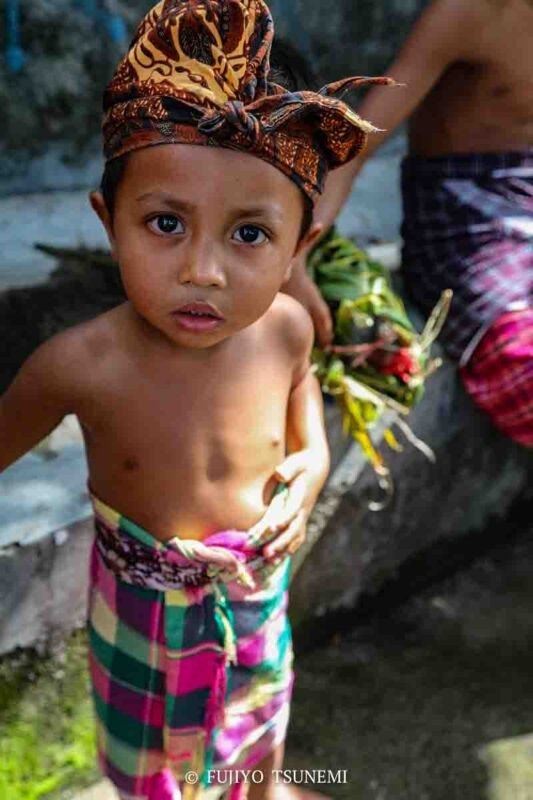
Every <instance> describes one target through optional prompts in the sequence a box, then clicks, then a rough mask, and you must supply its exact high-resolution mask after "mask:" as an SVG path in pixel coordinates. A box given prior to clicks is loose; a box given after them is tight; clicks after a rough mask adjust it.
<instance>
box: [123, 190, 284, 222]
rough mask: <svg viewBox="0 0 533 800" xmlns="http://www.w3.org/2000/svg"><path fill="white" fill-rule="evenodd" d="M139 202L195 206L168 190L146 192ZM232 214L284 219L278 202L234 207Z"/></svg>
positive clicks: (181, 207)
mask: <svg viewBox="0 0 533 800" xmlns="http://www.w3.org/2000/svg"><path fill="white" fill-rule="evenodd" d="M136 199H137V202H138V203H142V202H143V201H144V200H159V201H161V202H164V203H167V205H169V206H170V207H171V208H176V209H178V210H179V211H188V212H192V211H194V209H195V206H194V205H192V203H188V202H187V201H186V200H180V199H179V198H178V197H175V196H174V195H172V194H168V192H157V191H154V192H145V193H144V194H141V195H139V197H137V198H136ZM231 216H232V217H234V218H235V219H237V218H238V217H246V216H250V217H268V218H269V219H272V220H273V221H276V222H280V221H281V220H282V219H283V212H282V210H281V208H280V207H279V206H278V205H277V204H276V203H272V204H271V203H265V204H264V205H254V206H242V207H240V208H235V209H232V212H231Z"/></svg>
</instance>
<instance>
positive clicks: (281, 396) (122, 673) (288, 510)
mask: <svg viewBox="0 0 533 800" xmlns="http://www.w3.org/2000/svg"><path fill="white" fill-rule="evenodd" d="M272 35H273V29H272V20H271V17H270V14H269V12H268V9H267V7H266V6H265V4H264V3H263V2H262V0H164V2H161V3H159V5H158V6H156V7H155V8H154V9H153V10H152V11H151V12H150V13H149V14H148V15H147V16H146V17H145V19H144V20H143V21H142V23H141V25H140V27H139V29H138V31H137V33H136V35H135V37H134V39H133V42H132V44H131V48H130V51H129V53H128V54H127V55H126V57H125V58H124V59H123V61H122V62H121V64H120V65H119V67H118V69H117V72H116V74H115V76H114V78H113V79H112V81H111V83H110V85H109V86H108V88H107V91H106V93H105V97H104V108H105V118H104V127H103V132H104V149H105V155H106V160H107V164H106V170H105V174H104V178H103V182H102V192H101V193H100V192H96V193H93V194H92V196H91V202H92V205H93V208H94V210H95V211H96V213H97V214H98V216H99V217H100V219H101V221H102V223H103V225H104V226H105V229H106V231H107V234H108V237H109V241H110V244H111V248H112V253H113V256H114V258H115V260H116V261H117V262H118V265H119V267H120V271H121V276H122V281H123V284H124V288H125V291H126V295H127V298H128V302H127V303H125V304H124V305H122V306H120V307H118V308H116V309H114V310H113V311H111V312H109V313H106V314H103V315H102V316H100V317H98V318H97V319H96V320H93V321H91V322H89V323H87V324H83V325H80V326H78V327H75V328H73V329H71V330H69V331H67V332H65V333H62V334H60V335H59V336H57V337H55V338H54V339H52V340H51V341H49V342H47V343H46V344H45V345H44V346H42V347H41V348H40V349H39V350H38V351H37V352H36V353H35V354H34V355H33V356H32V357H30V359H29V360H28V361H27V362H26V364H25V365H24V366H23V367H22V369H21V371H20V373H19V375H18V376H17V378H16V379H15V381H14V383H13V384H12V386H11V387H10V389H9V390H8V392H7V393H6V394H5V395H4V397H3V398H2V399H1V401H0V469H3V468H5V467H7V466H8V465H9V464H10V463H12V462H13V461H14V460H15V459H17V458H18V457H19V456H21V455H22V454H23V453H24V452H26V451H27V450H28V449H30V448H31V447H32V446H33V445H34V444H36V443H37V442H38V441H39V440H40V439H42V437H43V436H45V435H46V434H47V433H48V432H49V431H50V430H52V429H53V428H54V427H55V426H56V425H57V424H58V422H59V421H60V420H61V419H62V417H63V416H64V415H65V414H67V413H75V414H76V415H77V416H78V419H79V420H80V423H81V426H82V430H83V434H84V438H85V445H86V451H87V458H88V464H89V475H90V491H91V496H92V498H93V502H94V509H95V518H96V539H95V546H94V549H93V555H92V562H91V588H90V597H89V634H90V666H91V677H92V682H93V694H94V700H95V706H96V712H97V738H98V748H99V756H100V763H101V766H102V769H103V771H104V772H105V774H106V775H107V776H108V777H109V778H110V779H111V781H112V782H113V783H114V784H115V786H116V787H117V789H118V790H119V792H120V796H121V797H122V798H125V799H126V798H138V799H140V798H145V800H146V799H148V800H175V798H177V797H179V796H180V794H179V789H178V785H177V782H176V780H177V781H180V782H182V784H183V787H182V788H183V793H184V797H185V798H191V797H195V796H196V795H197V793H198V791H199V788H200V784H202V785H203V786H204V787H207V786H208V785H210V784H211V785H212V784H215V785H216V784H224V783H226V782H228V783H234V784H235V785H234V786H233V787H232V789H231V797H232V798H236V797H241V796H244V793H245V792H246V791H247V790H249V792H248V796H249V798H250V800H255V798H259V797H263V798H271V797H273V796H274V790H275V785H274V784H275V781H274V778H273V773H272V769H273V768H277V767H279V766H280V765H281V759H282V750H283V741H284V737H285V730H286V726H287V720H288V709H289V699H290V691H291V684H292V672H291V664H292V651H291V644H290V631H289V627H288V622H287V617H286V590H287V582H288V574H289V558H288V555H290V554H291V553H293V552H294V551H295V550H296V549H297V548H298V547H299V546H300V545H301V543H302V541H303V539H304V535H305V521H306V518H307V516H308V514H309V512H310V510H311V508H312V506H313V504H314V502H315V500H316V497H317V495H318V492H319V491H320V488H321V487H322V485H323V483H324V480H325V477H326V474H327V471H328V449H327V442H326V438H325V434H324V426H323V419H322V407H321V397H320V391H319V388H318V385H317V383H316V381H315V379H314V377H313V376H312V375H311V372H310V368H309V355H310V349H311V345H312V338H313V336H312V325H311V323H310V320H309V318H308V317H307V315H306V312H305V311H303V309H301V307H300V306H299V305H298V304H297V303H296V302H295V301H293V300H292V299H291V298H289V297H286V296H284V295H280V294H278V292H279V289H280V287H281V286H282V284H283V283H284V281H285V280H286V279H287V277H288V276H289V274H290V269H291V264H292V261H293V259H294V258H295V257H296V255H297V254H298V252H299V251H300V249H301V248H303V247H305V246H307V245H309V244H310V243H311V241H312V240H313V239H315V238H316V236H317V235H318V234H319V232H320V226H317V225H314V224H313V222H312V203H313V201H314V199H315V197H316V195H317V193H318V192H319V191H320V190H321V187H322V183H323V180H324V177H325V174H326V172H327V169H328V168H329V167H333V166H337V165H339V164H342V163H345V162H346V161H347V160H349V159H350V158H353V157H354V156H355V155H356V153H357V152H358V151H359V150H360V148H361V147H362V146H363V144H364V141H365V138H366V131H367V130H369V129H370V126H369V125H368V124H367V123H364V122H363V121H362V120H360V118H359V117H358V116H357V115H355V114H354V113H353V112H352V111H351V110H350V109H349V108H348V107H347V106H346V105H345V104H343V103H341V102H340V101H338V100H336V99H333V98H332V97H330V96H328V95H331V94H333V92H334V91H335V90H336V89H337V88H339V87H337V86H336V85H335V86H332V87H326V89H325V90H323V93H321V94H317V93H314V92H302V93H294V94H291V93H286V92H284V90H283V89H281V88H280V87H279V86H276V85H275V84H270V83H268V81H267V76H268V68H269V67H268V55H269V50H270V45H271V40H272ZM356 82H357V81H353V80H349V81H346V82H342V83H341V84H340V88H342V87H343V86H344V85H345V84H346V85H351V84H353V83H356ZM287 453H288V454H289V456H288V458H286V454H287ZM280 486H281V487H282V488H283V487H285V489H283V492H282V494H280V493H279V492H277V490H276V487H278V488H279V487H280ZM273 496H274V500H273V501H272V503H271V505H270V508H268V510H267V506H268V504H269V502H270V501H271V499H272V497H273ZM265 511H266V514H265ZM264 514H265V516H264V518H262V517H263V515H264ZM212 768H213V769H214V771H213V769H212ZM249 768H255V769H257V770H260V771H262V773H263V775H264V781H263V782H262V783H259V784H257V785H256V784H255V783H252V784H251V785H249V786H245V785H244V782H243V780H242V779H240V777H239V775H240V774H239V773H238V770H243V769H249ZM231 770H233V773H234V775H231V776H230V778H229V780H227V775H228V772H230V771H231ZM256 774H257V773H256ZM221 775H222V777H221ZM235 775H236V777H234V776H235ZM184 779H185V782H184ZM198 781H200V784H198ZM215 788H216V787H215Z"/></svg>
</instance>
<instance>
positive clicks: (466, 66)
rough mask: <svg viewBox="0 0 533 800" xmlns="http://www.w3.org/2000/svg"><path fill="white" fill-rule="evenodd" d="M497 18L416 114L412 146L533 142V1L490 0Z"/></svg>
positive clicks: (432, 148)
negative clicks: (468, 56) (469, 55)
mask: <svg viewBox="0 0 533 800" xmlns="http://www.w3.org/2000/svg"><path fill="white" fill-rule="evenodd" d="M486 2H487V4H488V5H489V6H492V7H493V14H492V16H493V20H494V21H493V24H492V23H491V24H487V26H486V27H485V29H484V30H480V32H479V37H478V38H477V40H476V41H474V42H472V43H470V44H469V46H468V47H469V52H470V51H471V54H472V55H471V58H469V60H468V62H466V61H465V62H463V63H456V64H453V65H452V66H451V67H450V68H448V70H447V71H446V72H445V73H444V75H443V76H442V77H441V79H440V80H439V81H438V83H437V84H436V85H435V87H434V88H433V90H432V91H431V92H430V93H429V95H428V96H427V97H426V98H425V100H424V101H423V102H422V103H421V104H420V106H419V107H418V109H417V110H416V111H415V113H414V114H413V115H412V117H411V120H410V125H409V143H410V152H411V153H412V154H413V155H419V156H425V157H431V156H440V155H446V154H452V153H471V152H479V153H487V152H502V151H512V150H521V149H524V148H528V147H531V146H533V2H531V0H529V1H528V0H486Z"/></svg>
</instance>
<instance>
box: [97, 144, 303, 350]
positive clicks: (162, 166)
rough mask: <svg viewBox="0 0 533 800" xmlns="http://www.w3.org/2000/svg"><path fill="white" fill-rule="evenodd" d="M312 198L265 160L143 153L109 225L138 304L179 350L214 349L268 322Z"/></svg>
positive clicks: (213, 153) (186, 151)
mask: <svg viewBox="0 0 533 800" xmlns="http://www.w3.org/2000/svg"><path fill="white" fill-rule="evenodd" d="M303 202H304V201H303V196H302V195H301V192H300V190H299V189H298V188H297V186H295V185H294V184H293V183H292V182H291V181H290V180H289V179H288V178H286V177H285V176H284V175H283V173H281V172H280V171H279V170H277V169H276V168H275V167H273V166H271V165H270V164H268V163H267V162H264V161H262V160H260V159H258V158H256V157H255V156H251V155H248V154H246V153H240V152H236V151H232V150H228V149H222V148H218V147H212V148H211V147H200V146H197V145H184V144H168V145H167V144H166V145H162V146H158V147H148V148H145V149H142V150H138V151H135V152H134V153H132V154H131V155H130V157H129V159H128V163H127V167H126V169H125V173H124V175H123V177H122V180H121V182H120V184H119V187H118V189H117V194H116V202H115V210H114V215H113V219H112V220H111V219H110V218H109V214H108V213H107V210H106V209H105V206H104V204H103V200H102V197H101V195H98V194H95V195H93V196H92V203H93V207H94V208H95V210H96V211H97V213H98V214H99V216H100V218H101V219H102V221H103V222H104V224H105V226H106V229H107V232H108V235H109V238H110V241H111V245H112V248H113V255H114V257H115V258H116V260H117V261H118V263H119V266H120V270H121V274H122V280H123V283H124V288H125V290H126V294H127V296H128V299H129V300H130V302H131V303H132V305H133V307H134V308H135V309H136V311H137V312H138V314H140V315H141V316H142V317H143V318H144V319H145V320H146V321H148V322H149V323H150V324H151V325H152V326H153V327H154V328H157V329H158V330H159V331H160V332H161V333H162V334H164V336H166V337H167V338H168V339H170V340H171V341H172V342H174V343H175V344H177V345H180V346H185V347H190V348H205V347H211V346H212V345H214V344H217V343H219V342H221V341H222V340H223V339H225V338H227V337H228V336H231V335H232V334H234V333H236V332H237V331H239V330H241V329H243V328H245V327H247V326H248V325H250V324H251V323H253V322H255V320H257V319H259V318H260V317H261V316H262V315H263V314H264V313H265V312H266V311H267V309H268V308H269V306H270V305H271V303H272V302H273V300H274V298H275V296H276V294H277V292H278V291H279V289H280V287H281V286H282V284H283V283H284V282H285V281H286V280H287V278H288V277H289V274H290V267H291V261H292V259H293V258H294V256H295V255H296V253H297V251H299V249H300V248H301V247H302V246H303V245H304V244H305V243H306V241H307V240H308V238H310V237H311V236H312V235H313V233H312V232H311V233H310V235H309V236H308V237H305V238H304V239H303V240H302V241H300V242H298V236H299V231H300V227H301V222H302V213H303Z"/></svg>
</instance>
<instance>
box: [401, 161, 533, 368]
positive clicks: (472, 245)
mask: <svg viewBox="0 0 533 800" xmlns="http://www.w3.org/2000/svg"><path fill="white" fill-rule="evenodd" d="M402 195H403V206H404V222H403V227H402V235H403V239H404V250H403V270H404V274H405V278H406V285H407V289H408V291H409V293H410V294H411V296H412V297H413V299H414V301H415V302H416V303H417V304H418V305H419V306H420V307H421V308H422V309H423V310H424V311H425V312H426V313H429V312H430V311H431V309H432V308H433V307H434V306H435V304H436V302H437V300H438V299H439V296H440V294H441V292H442V291H443V289H448V288H450V289H453V292H454V299H453V301H452V306H451V309H450V314H449V316H448V320H447V323H446V325H445V327H444V330H443V332H442V334H441V340H442V342H443V344H444V346H445V348H446V350H447V351H448V353H449V355H450V356H452V357H453V358H456V359H460V358H461V356H462V355H463V353H464V351H465V350H466V349H467V348H468V345H469V344H470V343H471V342H472V341H473V339H474V338H475V337H476V336H477V335H479V332H480V331H481V330H482V329H484V328H488V327H489V326H490V325H491V324H492V322H494V321H495V320H496V319H497V318H498V317H499V316H500V315H501V314H502V313H503V312H505V311H506V310H507V309H508V308H509V306H510V305H511V304H513V303H516V302H517V301H518V302H522V303H523V304H524V306H527V305H531V294H532V287H533V150H527V151H525V152H516V153H488V154H471V155H455V156H442V157H438V158H418V157H409V158H406V159H405V160H404V163H403V165H402Z"/></svg>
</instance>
